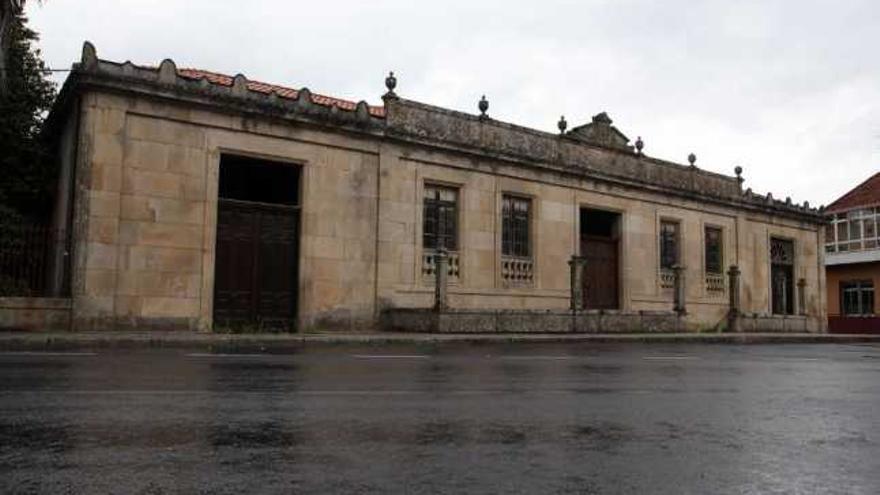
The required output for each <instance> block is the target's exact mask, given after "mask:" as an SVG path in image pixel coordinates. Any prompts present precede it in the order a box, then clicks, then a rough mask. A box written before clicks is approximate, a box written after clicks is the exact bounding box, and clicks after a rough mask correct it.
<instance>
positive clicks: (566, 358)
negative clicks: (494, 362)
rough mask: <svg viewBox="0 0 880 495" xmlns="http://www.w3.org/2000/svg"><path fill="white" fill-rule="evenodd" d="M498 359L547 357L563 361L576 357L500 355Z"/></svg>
mask: <svg viewBox="0 0 880 495" xmlns="http://www.w3.org/2000/svg"><path fill="white" fill-rule="evenodd" d="M498 359H521V360H528V359H547V360H554V361H562V360H568V359H574V357H572V356H498Z"/></svg>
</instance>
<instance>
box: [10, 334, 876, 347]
mask: <svg viewBox="0 0 880 495" xmlns="http://www.w3.org/2000/svg"><path fill="white" fill-rule="evenodd" d="M519 342H521V343H643V344H650V343H656V344H783V343H798V344H803V343H816V344H818V343H834V344H845V343H847V344H849V343H878V344H880V335H837V334H835V335H830V334H794V333H786V334H779V333H751V334H746V333H741V334H724V333H715V334H693V333H689V334H502V335H499V334H412V333H346V334H340V333H316V334H212V333H196V332H124V333H123V332H118V333H117V332H88V333H28V332H0V350H3V351H15V350H35V349H85V348H132V349H149V348H199V349H215V348H216V349H227V350H228V349H236V348H247V349H254V348H258V349H262V350H266V351H279V350H284V349H289V348H301V347H304V346H320V345H345V344H361V345H386V344H408V345H414V344H415V345H418V344H422V345H435V344H448V343H459V344H461V343H470V344H480V343H486V344H490V343H519Z"/></svg>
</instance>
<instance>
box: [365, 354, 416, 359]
mask: <svg viewBox="0 0 880 495" xmlns="http://www.w3.org/2000/svg"><path fill="white" fill-rule="evenodd" d="M351 357H353V358H355V359H428V358H430V357H431V356H425V355H424V354H352V355H351Z"/></svg>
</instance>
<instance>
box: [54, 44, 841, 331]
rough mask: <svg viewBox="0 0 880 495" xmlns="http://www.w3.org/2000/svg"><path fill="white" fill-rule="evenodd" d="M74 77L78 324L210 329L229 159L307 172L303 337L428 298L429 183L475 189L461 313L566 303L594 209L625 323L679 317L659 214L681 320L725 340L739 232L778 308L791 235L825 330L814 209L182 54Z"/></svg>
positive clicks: (358, 325)
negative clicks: (511, 228) (612, 215)
mask: <svg viewBox="0 0 880 495" xmlns="http://www.w3.org/2000/svg"><path fill="white" fill-rule="evenodd" d="M71 77H72V79H71V80H69V81H68V83H67V84H66V85H65V88H64V89H63V90H62V97H61V98H60V101H62V103H63V102H64V101H66V100H70V99H71V98H72V96H71V95H73V96H75V97H76V98H78V99H79V100H80V101H81V104H80V106H79V107H78V108H79V112H80V113H79V118H80V124H79V138H78V141H77V143H76V144H77V146H76V150H77V157H76V162H77V167H76V173H75V174H74V177H75V186H74V189H75V201H74V215H73V217H74V222H73V239H74V263H73V265H74V276H73V319H74V323H73V324H74V326H75V328H77V329H96V328H108V329H109V328H124V327H138V328H187V329H202V330H207V329H209V328H211V325H212V312H213V287H214V245H215V235H216V232H215V230H216V217H217V196H218V190H217V189H218V177H219V174H218V169H219V163H220V157H221V155H222V154H224V153H230V154H238V155H246V156H253V157H260V158H266V159H270V160H273V161H277V162H282V163H285V164H288V165H289V166H292V167H299V168H300V169H301V171H302V174H301V176H302V180H301V183H302V191H301V197H302V210H301V211H302V222H301V239H300V245H301V249H300V260H299V266H300V280H299V304H298V308H299V324H300V328H302V329H308V328H335V329H347V330H352V329H364V328H371V327H373V326H375V324H376V323H377V321H378V318H379V314H380V312H382V311H384V310H388V309H394V308H426V307H429V306H430V305H431V304H432V302H433V287H432V285H431V280H430V278H428V277H426V276H424V275H423V273H422V264H423V255H424V253H423V252H422V248H421V236H422V232H421V229H422V218H421V215H422V199H421V198H422V190H423V188H424V185H425V183H430V182H436V183H440V184H446V185H450V186H453V187H456V188H458V191H459V213H460V217H459V232H460V242H461V246H460V250H459V251H460V252H459V258H458V261H459V266H460V277H457V278H456V280H454V281H452V285H451V286H450V288H449V303H450V305H451V306H452V307H453V308H457V309H460V310H488V311H490V312H491V311H495V310H510V309H516V310H564V309H565V308H567V307H568V305H569V287H568V284H569V272H568V266H567V261H568V259H569V258H570V257H571V255H573V254H576V253H577V252H578V249H579V246H578V244H579V243H578V233H579V229H580V226H579V209H580V208H582V207H589V208H596V209H604V210H610V211H614V212H617V213H619V214H620V218H621V222H622V225H621V227H622V228H621V232H622V235H621V238H620V242H621V244H620V253H621V256H620V274H619V280H620V302H621V310H622V312H623V313H622V314H647V313H646V312H648V313H649V312H661V313H663V312H668V311H670V310H671V307H672V299H673V295H672V291H671V290H670V289H666V288H663V287H661V283H660V272H659V252H658V251H659V243H658V236H659V226H660V222H661V220H664V219H671V220H675V221H678V222H679V223H680V224H681V227H682V240H683V245H682V257H681V258H682V263H683V264H684V265H685V270H684V274H685V280H686V286H685V287H686V303H687V316H686V317H685V318H684V319H683V320H682V321H681V325H683V327H682V328H685V327H686V328H687V329H689V330H698V329H707V328H716V327H718V325H720V324H722V322H723V321H724V319H725V315H726V313H727V309H728V306H727V294H726V288H725V291H721V292H717V291H709V290H707V283H706V278H705V274H704V273H703V264H704V260H703V249H704V248H703V232H704V229H705V227H706V226H707V225H712V226H715V227H720V228H722V229H723V232H724V249H723V251H724V266H729V265H733V264H736V265H738V266H739V267H740V269H741V270H742V273H743V276H742V306H743V310H744V311H746V312H749V313H759V314H764V313H767V312H769V309H770V297H769V259H768V256H769V240H770V238H771V237H785V238H788V239H792V240H793V241H794V242H795V246H796V250H797V252H796V257H795V258H796V259H795V278H804V279H806V281H807V297H806V299H807V314H808V318H809V319H810V320H811V321H814V322H820V321H824V317H825V304H824V302H823V301H824V298H823V297H822V295H823V294H824V271H823V270H822V269H821V267H822V265H823V261H822V257H823V252H822V251H821V250H819V249H818V246H820V245H821V235H822V232H821V228H819V227H818V226H819V225H820V223H819V222H820V221H821V216H819V215H818V214H817V213H816V212H815V210H812V209H810V208H808V207H807V206H806V205H805V206H803V207H801V206H798V205H792V204H791V202H790V201H788V202H779V201H777V200H773V199H772V198H769V197H768V198H763V197H759V196H756V195H752V194H750V193H748V192H747V193H743V192H741V191H740V182H739V181H738V180H737V179H736V178H733V177H727V176H723V175H720V174H714V173H711V172H706V171H703V170H700V169H698V168H695V167H687V166H682V165H677V164H671V163H668V162H663V161H660V160H655V159H651V158H648V157H645V156H640V155H636V154H634V153H631V152H629V151H626V150H611V149H604V148H601V147H597V146H590V145H586V144H583V143H580V142H577V141H575V140H572V139H568V138H566V137H560V136H555V135H552V134H548V133H542V132H539V131H534V130H530V129H525V128H522V127H518V126H513V125H510V124H505V123H501V122H497V121H493V120H491V119H481V118H479V117H476V116H470V115H466V114H461V113H458V112H451V111H448V110H444V109H437V108H436V107H430V106H428V105H423V104H419V103H415V102H410V101H407V100H400V99H396V98H388V99H387V100H386V103H387V105H386V107H385V108H384V109H382V108H379V107H368V106H367V105H366V104H365V103H359V104H357V105H354V104H351V105H349V106H350V107H351V108H348V109H342V110H341V109H340V107H339V106H338V105H336V104H331V105H328V104H327V103H326V99H314V98H313V97H312V96H311V94H310V93H309V92H308V91H307V90H304V89H303V90H300V91H299V92H297V93H296V96H295V97H292V98H291V97H289V95H288V96H284V97H281V96H280V93H278V92H273V91H274V90H273V91H269V93H266V92H265V91H264V86H259V85H257V86H255V85H252V84H250V83H249V82H248V81H247V80H246V79H245V78H244V77H243V76H237V77H235V78H234V79H231V82H230V84H229V85H223V84H215V83H213V82H209V81H207V80H205V79H194V78H192V77H190V76H187V77H183V76H181V75H180V72H179V71H178V70H177V69H176V67H175V66H174V64H173V62H171V61H164V62H162V64H161V65H160V67H159V68H158V69H150V68H142V67H135V66H133V65H132V64H130V63H126V64H113V63H109V62H103V61H98V60H97V58H96V57H95V55H94V49H93V48H90V47H89V46H86V49H85V50H84V57H83V62H82V63H81V64H80V66H79V67H78V69H77V70H76V71H74V73H73V75H72V76H71ZM77 84H80V85H82V88H78V87H77V86H76V85H77ZM252 88H253V89H252ZM68 108H69V109H71V108H77V107H75V106H72V105H69V106H68ZM70 111H76V110H70ZM59 112H60V111H59ZM55 114H56V115H57V114H58V113H57V112H56V113H55ZM505 193H515V194H518V195H520V196H525V197H528V198H530V199H531V201H532V205H533V210H532V212H533V214H532V218H531V221H532V224H531V227H532V232H533V234H532V246H533V250H532V251H533V256H532V258H533V259H532V262H533V266H534V278H533V280H531V281H529V282H527V283H511V282H509V281H507V280H505V279H504V278H503V277H502V270H501V266H502V261H501V227H500V213H501V198H502V196H503V195H504V194H505ZM478 313H479V311H478ZM493 314H495V313H493ZM498 314H501V313H498ZM495 318H496V321H500V320H498V318H502V319H503V318H506V316H497V315H496V317H495ZM518 318H519V316H518ZM609 321H611V320H609ZM511 324H517V325H518V323H513V322H512V323H511ZM814 326H815V327H816V328H818V329H821V328H824V326H823V324H821V323H816V325H814Z"/></svg>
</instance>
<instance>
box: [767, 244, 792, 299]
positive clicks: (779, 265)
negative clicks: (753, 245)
mask: <svg viewBox="0 0 880 495" xmlns="http://www.w3.org/2000/svg"><path fill="white" fill-rule="evenodd" d="M770 283H771V299H772V301H771V303H772V308H771V309H772V310H773V314H779V315H783V314H787V315H790V314H794V242H792V241H789V240H786V239H776V238H771V239H770Z"/></svg>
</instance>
